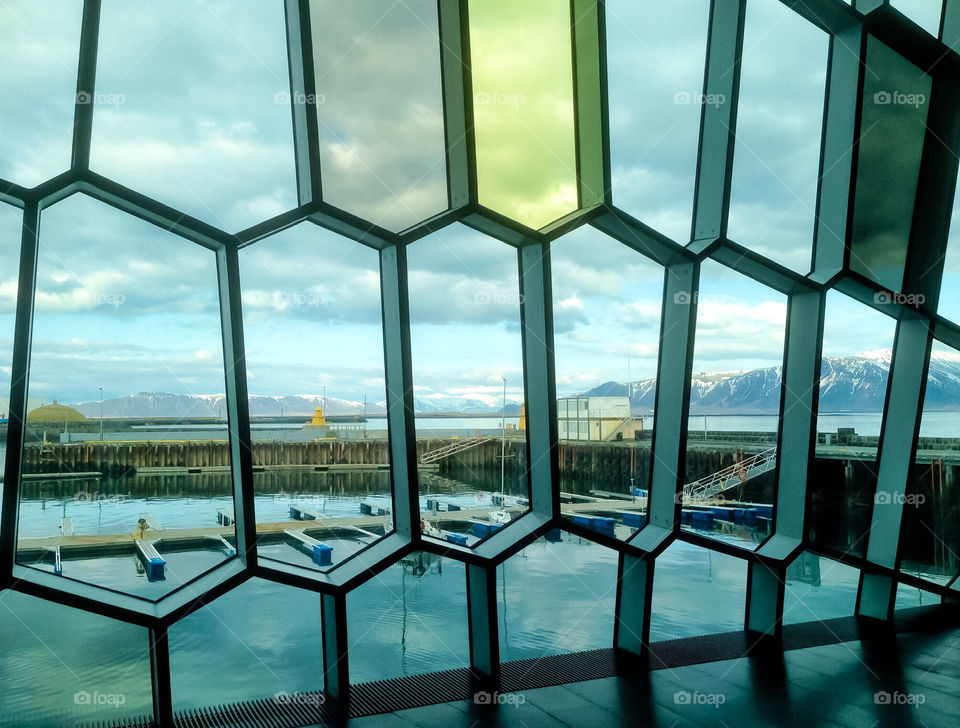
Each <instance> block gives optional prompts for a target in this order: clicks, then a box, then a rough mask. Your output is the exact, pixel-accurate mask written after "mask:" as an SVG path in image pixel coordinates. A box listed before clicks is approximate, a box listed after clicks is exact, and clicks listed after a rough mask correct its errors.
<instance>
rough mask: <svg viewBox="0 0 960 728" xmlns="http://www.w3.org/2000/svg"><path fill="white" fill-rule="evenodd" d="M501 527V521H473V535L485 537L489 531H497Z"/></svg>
mask: <svg viewBox="0 0 960 728" xmlns="http://www.w3.org/2000/svg"><path fill="white" fill-rule="evenodd" d="M501 528H503V524H502V523H487V522H486V521H474V522H473V535H474V536H476V537H477V538H486V537H487V536H489V535H490V534H491V533H494V532H496V531H499V530H500V529H501Z"/></svg>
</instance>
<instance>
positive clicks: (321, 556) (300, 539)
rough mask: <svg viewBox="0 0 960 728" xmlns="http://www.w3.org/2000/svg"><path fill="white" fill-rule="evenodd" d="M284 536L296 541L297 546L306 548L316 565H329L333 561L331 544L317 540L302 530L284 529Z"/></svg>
mask: <svg viewBox="0 0 960 728" xmlns="http://www.w3.org/2000/svg"><path fill="white" fill-rule="evenodd" d="M283 533H284V534H285V535H286V536H288V537H290V538H292V539H293V540H294V541H296V542H297V545H298V546H301V547H303V548H305V549H307V550H308V551H309V552H310V556H311V558H312V559H313V563H315V564H316V565H317V566H330V564H332V563H333V546H328V545H327V544H325V543H322V542H320V541H317V539H315V538H312V537H310V536H308V535H307V534H305V533H304V532H303V531H290V530H288V531H284V532H283Z"/></svg>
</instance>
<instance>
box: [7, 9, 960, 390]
mask: <svg viewBox="0 0 960 728" xmlns="http://www.w3.org/2000/svg"><path fill="white" fill-rule="evenodd" d="M894 5H896V6H898V7H901V8H902V9H904V10H909V11H911V12H913V11H914V10H916V11H917V13H918V14H917V15H916V17H917V19H918V21H920V22H922V23H923V24H927V25H929V24H930V22H931V21H930V18H929V17H927V16H925V15H924V11H925V10H926V6H927V5H929V3H924V2H915V3H894ZM282 7H283V4H282V2H281V1H280V0H270V1H269V2H258V3H243V4H237V3H230V2H221V1H217V0H204V1H200V0H174V1H171V2H166V3H163V4H144V3H136V4H134V3H129V2H123V1H122V0H105V1H104V3H103V12H102V19H101V24H102V27H101V41H100V54H99V61H98V80H97V93H96V96H95V97H94V98H93V103H95V116H94V137H93V151H92V162H91V164H92V167H93V168H94V169H95V170H96V171H98V172H100V173H102V174H105V175H107V176H110V177H112V178H113V179H116V180H117V181H119V182H120V183H122V184H124V185H127V186H129V187H132V188H134V189H136V190H138V191H140V192H143V193H145V194H147V195H149V196H151V197H154V198H156V199H158V200H160V201H162V202H165V203H167V204H170V205H174V206H176V207H178V208H180V209H182V210H183V211H185V212H187V213H188V214H190V215H193V216H195V217H197V218H200V219H201V220H204V221H206V222H209V223H211V224H213V225H216V226H218V227H221V228H223V229H225V230H228V231H235V230H240V229H243V228H246V227H249V226H250V225H253V224H255V223H257V222H259V221H261V220H263V219H265V218H268V217H270V216H272V215H276V214H278V213H280V212H283V211H284V210H287V209H290V208H291V207H294V206H295V205H296V202H297V200H296V184H295V174H294V173H295V170H294V161H293V134H292V129H291V121H290V103H291V98H290V93H289V82H288V70H287V60H286V47H285V41H284V23H283V12H282ZM482 7H483V8H485V9H484V10H479V11H477V12H476V13H475V14H474V23H475V26H474V33H475V43H474V53H475V57H474V68H475V71H476V76H475V79H474V81H475V82H474V88H473V93H474V99H475V102H476V118H477V123H478V130H477V145H478V157H479V168H480V177H481V178H480V183H481V196H482V197H483V201H484V202H485V203H486V204H488V205H489V206H490V207H492V208H494V209H497V210H498V211H501V212H503V213H504V214H508V215H511V216H513V217H516V218H517V219H521V220H525V221H527V222H530V223H531V224H535V225H539V224H544V223H546V222H549V221H550V220H552V219H555V218H556V217H558V216H560V215H562V214H564V213H565V212H566V211H568V210H569V209H571V206H572V205H574V204H575V200H576V190H575V176H574V162H573V137H572V127H571V124H570V119H571V118H572V116H571V115H572V111H571V107H570V98H571V93H572V91H571V85H570V83H569V82H568V81H567V80H566V79H568V78H569V76H567V75H566V74H565V73H563V72H561V70H560V69H563V68H569V67H570V52H569V46H568V44H567V42H566V41H567V39H568V37H569V36H568V33H567V30H566V27H565V23H566V20H565V13H566V8H567V7H568V3H565V2H554V0H535V2H534V0H531V2H530V3H529V4H528V3H523V4H520V3H506V2H496V3H486V4H484V5H483V6H482ZM708 7H709V3H708V2H707V0H671V1H670V2H637V0H608V2H607V44H608V52H609V69H608V73H609V98H610V125H611V127H610V136H611V145H612V173H613V196H614V201H615V203H616V204H617V205H619V206H620V207H622V208H623V209H624V210H625V211H627V212H629V213H630V214H633V215H635V216H636V217H638V218H639V219H641V220H643V221H644V222H646V223H647V224H649V225H651V226H653V227H654V228H656V229H658V230H660V231H661V232H663V233H664V234H666V235H668V236H670V237H671V238H673V239H674V240H676V241H678V242H685V241H686V240H687V238H688V237H689V231H690V226H691V209H692V205H693V181H694V174H695V165H696V154H697V149H696V144H697V133H698V125H699V118H700V110H701V103H710V102H711V101H710V99H701V98H700V90H701V88H702V83H703V62H704V41H705V38H706V25H707V11H708ZM312 8H313V35H314V41H315V44H314V45H315V48H314V59H315V62H316V65H317V79H318V81H317V89H316V92H317V98H318V102H319V103H318V115H319V121H320V130H321V144H322V148H321V174H322V181H323V187H324V193H325V196H326V198H327V199H328V200H329V201H330V202H332V203H333V204H336V205H338V206H340V207H342V208H344V209H346V210H348V211H350V212H352V213H354V214H357V215H361V216H364V217H367V218H369V219H371V220H373V221H376V222H377V223H378V224H380V225H383V226H384V227H387V228H390V229H394V230H401V229H404V228H406V227H408V226H410V225H412V224H414V223H416V222H417V221H419V220H422V219H424V218H427V217H430V216H432V215H434V214H437V213H438V212H441V211H442V210H443V209H444V207H445V205H446V178H445V166H444V158H443V149H444V128H443V118H442V98H441V93H440V69H439V63H438V61H437V57H438V56H437V53H438V40H437V37H436V23H437V20H436V11H435V3H434V2H430V1H428V0H406V2H404V3H393V2H365V3H357V4H355V6H354V4H351V8H350V9H351V12H349V13H348V12H344V6H343V4H342V3H335V2H333V0H322V1H321V2H315V3H313V5H312ZM494 10H495V11H496V12H494ZM79 11H80V3H64V2H59V1H55V0H30V1H29V2H27V1H25V0H0V63H2V64H3V65H4V67H5V68H8V69H9V68H15V69H17V72H16V73H9V72H8V73H5V74H3V75H2V76H0V92H2V93H3V94H4V98H6V99H15V100H16V103H9V104H4V105H3V107H2V108H0V124H2V128H3V130H4V133H3V134H0V178H2V179H7V180H12V181H14V182H17V183H19V184H23V185H26V186H33V185H35V184H38V183H40V182H42V181H43V180H45V179H48V178H49V177H51V176H53V175H55V174H57V173H59V172H62V171H64V170H65V169H67V168H68V166H69V159H70V134H71V126H72V118H73V99H74V92H75V74H76V65H77V52H78V51H77V49H78V38H79V25H80V12H79ZM531 15H532V16H534V17H536V18H539V19H540V20H541V21H542V22H538V23H536V24H535V25H532V24H530V23H529V20H530V16H531ZM928 15H929V14H928ZM513 22H523V23H524V24H525V25H524V28H525V30H524V33H523V34H522V38H521V37H520V36H519V35H518V33H517V31H516V30H515V28H513V29H512V28H511V27H510V23H513ZM534 27H535V30H530V28H534ZM826 63H827V37H826V35H825V34H823V33H822V32H821V31H819V30H817V29H815V28H813V27H811V26H809V25H808V24H806V23H804V22H803V21H801V20H800V19H799V18H798V17H796V16H795V15H794V14H792V13H791V12H790V11H789V10H788V9H787V8H786V7H785V6H784V5H783V4H782V3H781V2H778V0H750V2H749V3H748V12H747V19H746V30H745V51H744V61H743V70H742V82H741V87H742V88H741V99H740V106H739V119H738V135H737V142H736V148H735V153H736V156H735V163H734V185H733V193H732V201H731V217H730V236H731V237H732V238H733V239H734V240H736V241H737V242H739V243H741V244H743V245H746V246H748V247H751V248H753V249H755V250H757V251H758V252H760V253H762V254H764V255H766V256H769V257H770V258H771V259H773V260H775V261H777V262H779V263H781V264H783V265H786V266H789V267H791V268H793V269H794V270H797V271H800V272H806V271H807V270H808V269H809V264H810V255H811V238H812V232H813V225H814V206H815V203H816V180H817V168H818V154H819V145H820V130H821V123H822V111H823V108H822V105H823V92H824V80H825V74H826ZM292 101H293V102H294V103H296V102H298V100H297V99H292ZM19 226H20V215H19V212H18V211H17V210H15V209H13V208H10V207H6V206H2V205H0V347H2V351H5V352H6V357H5V359H6V361H5V362H4V363H2V364H0V372H2V373H3V374H4V375H8V373H9V366H8V364H9V352H10V345H11V338H12V326H13V308H14V303H15V294H16V281H15V271H16V268H17V255H18V244H19V237H20V230H19ZM41 230H42V232H41V249H40V267H39V273H38V291H39V293H38V299H37V319H36V327H35V331H34V348H33V364H34V369H33V372H32V379H31V396H35V397H40V398H43V399H47V400H50V399H53V398H58V399H61V400H64V401H81V400H87V401H89V400H93V399H95V398H96V397H98V396H99V388H100V387H103V390H104V396H105V397H107V398H109V397H115V396H123V395H126V394H129V393H132V392H137V391H171V392H183V393H199V394H206V393H216V392H221V391H223V361H222V350H221V346H220V331H219V317H218V309H217V300H216V296H215V284H216V270H215V267H214V260H213V255H212V254H211V253H209V252H208V251H206V250H203V249H201V248H199V247H197V246H195V245H193V244H191V243H187V242H185V241H183V240H181V239H178V238H176V236H173V235H170V234H167V233H165V232H163V231H161V230H159V229H158V228H155V227H153V226H151V225H149V224H147V223H143V222H140V221H138V220H135V219H132V218H129V217H127V216H125V215H123V214H121V213H119V212H117V211H116V210H114V209H112V208H110V207H108V206H106V205H103V204H101V203H98V202H95V201H93V200H91V199H89V198H85V197H83V196H79V195H78V196H74V197H71V198H69V199H68V200H65V201H63V202H61V203H59V204H57V205H56V206H54V207H53V208H51V209H49V210H47V211H46V212H45V213H44V215H43V219H42V228H41ZM953 237H954V239H955V238H956V237H957V234H956V233H954V235H953ZM958 247H960V246H957V245H953V247H952V248H951V253H953V252H954V251H956V250H957V249H958ZM552 257H553V277H554V284H555V293H554V309H555V310H554V314H555V323H556V359H557V380H558V382H557V387H558V391H559V393H561V394H572V393H576V392H579V391H583V390H585V389H588V388H590V387H592V386H595V385H597V384H600V383H602V382H604V381H609V380H612V379H616V380H619V381H624V380H626V379H627V377H628V376H629V377H631V378H632V379H634V380H636V379H644V378H649V377H652V376H654V375H655V374H656V358H657V339H658V335H659V328H660V305H661V303H660V299H661V295H662V289H663V271H662V269H660V268H659V267H658V266H657V265H655V264H654V263H652V262H650V261H649V260H647V259H645V258H643V257H642V256H641V255H639V254H637V253H635V252H632V251H630V250H628V249H626V248H624V247H623V246H621V245H620V244H618V243H616V242H615V241H612V240H610V239H609V238H606V237H605V236H604V235H603V234H601V233H599V232H597V231H595V230H593V229H588V228H581V229H579V230H577V231H575V232H573V233H571V234H569V235H567V236H566V237H564V238H562V239H561V240H559V241H557V242H556V243H555V244H554V246H553V252H552ZM409 263H410V306H411V318H412V323H413V327H412V331H411V339H412V345H413V363H414V379H415V385H416V394H417V396H419V397H426V398H435V399H444V398H447V397H470V398H477V399H483V400H486V401H488V402H491V403H493V402H496V401H498V398H499V396H500V392H501V387H502V379H503V378H506V379H507V382H508V397H509V398H510V399H513V400H519V399H521V398H522V361H521V351H520V323H519V322H520V318H519V313H520V307H519V306H520V299H519V289H518V263H517V256H516V252H515V251H514V250H513V249H511V248H509V247H508V246H506V245H503V244H501V243H499V242H497V241H494V240H492V239H490V238H488V237H485V236H484V235H482V234H480V233H477V232H476V231H473V230H470V229H468V228H466V227H464V226H462V225H459V224H458V225H453V226H451V227H449V228H447V229H445V230H443V231H441V232H439V233H436V234H434V235H432V236H430V237H428V238H426V239H424V240H421V241H419V242H417V243H415V244H413V245H412V246H411V247H410V249H409ZM377 266H378V258H377V254H376V253H375V252H374V251H372V250H370V249H368V248H366V247H364V246H362V245H358V244H355V243H351V242H348V241H346V240H344V239H342V238H339V237H338V236H336V235H334V234H332V233H329V232H327V231H324V230H322V229H320V228H318V227H316V226H314V225H310V224H304V225H299V226H297V227H295V228H293V229H291V230H287V231H285V232H283V233H280V234H278V235H276V236H274V237H272V238H269V239H267V240H264V241H261V242H259V243H257V244H255V245H253V246H251V247H249V248H247V249H245V250H244V251H243V252H242V254H241V277H242V282H243V286H244V299H243V305H244V318H245V324H246V344H247V352H248V362H247V375H248V378H249V389H250V391H251V392H252V393H255V394H316V393H319V392H320V391H322V389H323V387H326V389H327V393H328V394H329V395H331V396H337V397H344V398H349V399H354V400H361V399H363V398H364V397H367V399H368V401H371V402H375V401H379V400H381V399H383V358H382V351H381V348H382V347H381V342H382V331H381V318H380V290H379V281H378V273H377ZM947 268H948V276H949V277H948V284H949V283H950V282H953V283H960V254H957V255H952V257H950V258H948V261H947ZM954 288H955V286H952V287H948V290H953V289H954ZM954 298H955V297H954ZM954 298H951V299H950V300H945V301H944V302H943V304H942V306H941V310H942V311H943V312H944V313H945V314H946V315H949V316H952V317H954V318H957V317H960V303H958V302H957V301H956V300H954ZM828 311H830V312H835V315H834V316H831V317H830V319H832V320H838V319H840V318H842V320H843V323H842V324H831V323H829V321H828V325H827V330H826V332H825V337H826V341H825V353H827V354H828V355H852V354H857V353H859V352H863V351H870V350H875V349H881V348H887V347H889V346H890V345H891V344H892V335H893V326H892V323H891V321H890V320H889V319H887V318H886V317H884V316H882V315H880V314H877V313H876V312H874V311H872V310H870V309H867V308H865V307H863V306H861V305H859V304H856V303H854V302H853V301H850V300H849V299H846V298H845V297H843V296H841V295H840V294H831V296H830V298H829V300H828ZM785 315H786V300H785V298H784V297H783V296H781V295H780V294H778V293H776V292H773V291H770V290H768V289H766V288H765V287H763V286H762V285H760V284H758V283H756V282H754V281H751V280H749V279H746V278H744V277H743V276H741V275H739V274H737V273H734V272H733V271H730V270H729V269H727V268H725V267H724V266H722V265H720V264H716V263H708V264H706V265H704V267H703V270H702V274H701V291H700V307H699V316H698V332H697V343H696V350H695V358H696V364H695V367H696V368H697V370H698V371H740V370H744V369H750V368H753V367H757V366H772V365H776V364H778V363H779V361H780V359H781V357H782V346H783V335H784V319H785ZM4 386H6V385H4Z"/></svg>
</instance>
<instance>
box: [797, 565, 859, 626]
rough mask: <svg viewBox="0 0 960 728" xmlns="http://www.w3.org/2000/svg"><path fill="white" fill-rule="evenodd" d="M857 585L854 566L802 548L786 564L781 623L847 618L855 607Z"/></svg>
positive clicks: (856, 573) (857, 578)
mask: <svg viewBox="0 0 960 728" xmlns="http://www.w3.org/2000/svg"><path fill="white" fill-rule="evenodd" d="M859 584H860V571H859V570H858V569H856V568H854V567H853V566H847V565H846V564H843V563H841V562H839V561H834V560H833V559H828V558H825V557H823V556H820V555H819V554H815V553H813V552H812V551H804V552H803V553H801V554H800V555H799V556H797V558H795V559H794V560H793V561H792V562H790V565H789V566H788V567H787V578H786V589H785V591H784V597H783V623H784V624H797V623H799V622H823V621H824V620H827V619H834V618H836V617H849V616H850V615H851V614H853V612H854V609H855V607H856V603H857V588H858V586H859Z"/></svg>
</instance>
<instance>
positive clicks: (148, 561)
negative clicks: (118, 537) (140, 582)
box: [137, 540, 167, 581]
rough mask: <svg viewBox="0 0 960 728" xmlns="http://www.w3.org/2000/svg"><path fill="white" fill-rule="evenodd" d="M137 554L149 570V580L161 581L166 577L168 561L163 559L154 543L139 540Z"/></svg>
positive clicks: (144, 566) (147, 570)
mask: <svg viewBox="0 0 960 728" xmlns="http://www.w3.org/2000/svg"><path fill="white" fill-rule="evenodd" d="M137 556H138V557H139V559H140V562H141V563H142V564H143V568H144V569H145V570H146V572H147V581H161V580H162V579H165V578H166V574H165V570H166V566H167V562H166V561H164V560H163V557H162V556H161V555H160V552H159V551H157V549H156V547H154V545H153V544H151V543H144V542H143V541H142V540H138V541H137Z"/></svg>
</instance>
